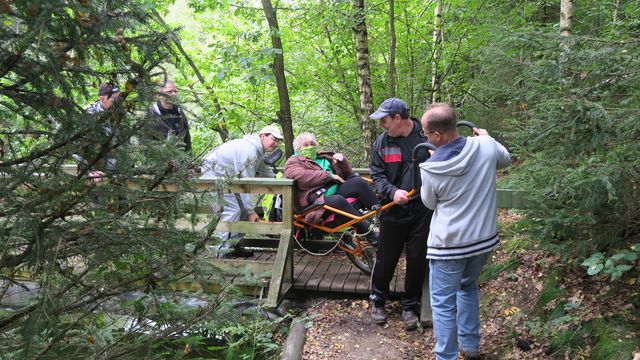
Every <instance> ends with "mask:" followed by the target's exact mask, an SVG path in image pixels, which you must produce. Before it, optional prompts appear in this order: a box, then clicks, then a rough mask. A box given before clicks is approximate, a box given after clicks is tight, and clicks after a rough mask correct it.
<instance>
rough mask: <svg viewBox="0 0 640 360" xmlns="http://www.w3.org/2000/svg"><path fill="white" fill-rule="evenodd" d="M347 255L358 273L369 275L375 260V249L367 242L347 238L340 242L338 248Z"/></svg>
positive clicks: (355, 238)
mask: <svg viewBox="0 0 640 360" xmlns="http://www.w3.org/2000/svg"><path fill="white" fill-rule="evenodd" d="M338 247H339V248H340V249H341V250H342V251H344V253H345V254H346V255H347V258H349V260H350V261H351V262H352V263H353V265H355V266H356V267H357V268H358V269H360V271H362V272H364V273H365V274H371V270H372V269H373V264H374V262H375V260H376V248H375V247H373V246H371V244H369V242H368V241H366V240H364V239H360V238H358V237H352V236H348V237H346V238H343V239H342V240H341V241H340V245H339V246H338Z"/></svg>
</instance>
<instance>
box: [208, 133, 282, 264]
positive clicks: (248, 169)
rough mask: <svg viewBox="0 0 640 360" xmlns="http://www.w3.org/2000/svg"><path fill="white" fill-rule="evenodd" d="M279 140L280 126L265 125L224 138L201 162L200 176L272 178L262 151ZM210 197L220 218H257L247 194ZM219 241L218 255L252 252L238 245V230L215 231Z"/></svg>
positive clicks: (232, 219)
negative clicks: (257, 132) (231, 231)
mask: <svg viewBox="0 0 640 360" xmlns="http://www.w3.org/2000/svg"><path fill="white" fill-rule="evenodd" d="M282 139H283V136H282V131H281V130H280V127H279V126H278V125H275V124H271V125H267V126H265V127H264V128H262V130H260V133H259V134H257V135H256V134H252V135H245V136H244V137H243V138H241V139H235V140H231V141H227V142H226V143H224V144H222V145H220V146H218V147H217V148H215V149H213V150H211V151H210V152H209V153H208V154H207V155H206V156H205V157H204V160H203V162H202V167H201V170H202V175H203V176H213V177H221V178H234V177H238V178H244V177H274V176H275V175H274V174H273V171H272V170H271V168H270V167H269V166H267V164H266V163H265V162H264V161H263V160H264V157H265V154H266V153H270V152H273V151H274V150H275V149H276V148H277V147H278V143H279V142H280V140H282ZM216 200H217V199H216V198H215V197H214V200H213V204H212V209H213V211H214V213H219V212H220V211H222V213H221V215H220V221H240V220H242V221H258V215H257V214H256V213H255V211H254V210H253V209H254V207H255V203H254V199H253V196H252V195H251V194H224V195H223V200H224V201H223V203H222V204H220V203H218V202H217V201H216ZM217 235H218V237H220V238H221V239H222V244H220V245H219V246H218V248H217V252H218V253H217V256H218V257H220V258H236V257H250V256H253V252H252V251H250V250H247V249H245V248H243V247H241V246H240V240H241V239H242V236H243V234H241V233H229V232H224V233H217Z"/></svg>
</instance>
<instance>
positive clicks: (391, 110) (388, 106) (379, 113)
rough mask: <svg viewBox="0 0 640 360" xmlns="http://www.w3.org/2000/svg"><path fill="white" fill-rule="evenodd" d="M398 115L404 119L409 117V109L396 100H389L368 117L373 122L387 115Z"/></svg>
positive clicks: (403, 103) (402, 102)
mask: <svg viewBox="0 0 640 360" xmlns="http://www.w3.org/2000/svg"><path fill="white" fill-rule="evenodd" d="M396 114H400V117H401V118H403V119H406V118H408V117H409V108H408V107H407V104H406V103H405V102H404V101H402V100H400V99H398V98H389V99H387V100H385V101H383V102H382V104H380V107H378V110H376V112H374V113H373V114H371V115H369V117H370V118H371V119H373V120H380V119H382V118H383V117H385V116H387V115H391V116H393V115H396Z"/></svg>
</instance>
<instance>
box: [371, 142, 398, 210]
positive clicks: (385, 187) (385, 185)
mask: <svg viewBox="0 0 640 360" xmlns="http://www.w3.org/2000/svg"><path fill="white" fill-rule="evenodd" d="M369 169H370V172H371V180H373V186H374V187H375V188H376V192H378V194H380V195H382V197H383V199H387V200H393V194H395V192H396V191H397V190H398V188H397V187H396V186H394V185H393V184H391V183H390V182H389V179H388V178H387V175H386V173H385V168H384V161H383V160H382V155H381V154H380V139H378V140H376V142H375V143H374V145H373V152H372V154H371V165H370V167H369Z"/></svg>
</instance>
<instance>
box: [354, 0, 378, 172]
mask: <svg viewBox="0 0 640 360" xmlns="http://www.w3.org/2000/svg"><path fill="white" fill-rule="evenodd" d="M354 17H355V26H354V31H355V33H356V66H357V70H358V93H359V95H360V109H359V111H358V118H359V119H360V127H361V129H362V136H363V139H364V145H365V146H364V148H365V161H366V162H370V161H371V145H372V144H373V141H374V140H375V136H376V129H375V127H376V124H375V122H374V121H373V120H371V119H369V114H371V113H372V112H373V96H372V91H371V70H370V69H369V45H368V42H367V25H366V22H365V5H364V0H354Z"/></svg>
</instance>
